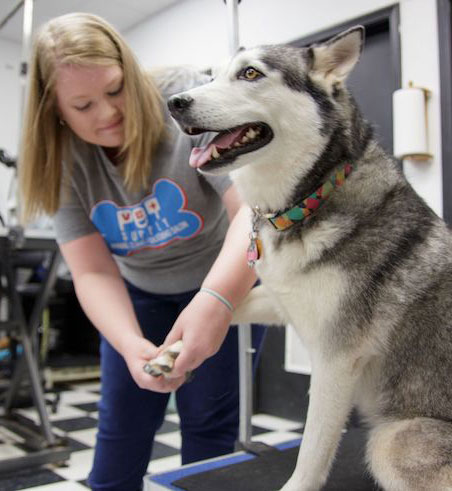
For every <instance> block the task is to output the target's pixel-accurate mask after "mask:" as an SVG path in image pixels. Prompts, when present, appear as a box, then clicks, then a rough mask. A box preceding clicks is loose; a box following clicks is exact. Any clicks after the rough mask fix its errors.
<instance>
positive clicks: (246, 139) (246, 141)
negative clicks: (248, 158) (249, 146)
mask: <svg viewBox="0 0 452 491" xmlns="http://www.w3.org/2000/svg"><path fill="white" fill-rule="evenodd" d="M248 140H249V138H248V137H247V136H246V135H245V136H244V137H243V138H242V140H241V142H242V143H248Z"/></svg>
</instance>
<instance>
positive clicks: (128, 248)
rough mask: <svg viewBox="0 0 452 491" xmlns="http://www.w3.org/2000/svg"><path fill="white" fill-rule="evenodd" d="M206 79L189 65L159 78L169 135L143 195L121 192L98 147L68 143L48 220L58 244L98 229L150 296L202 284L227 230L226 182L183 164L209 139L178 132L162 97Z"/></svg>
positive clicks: (124, 271) (127, 272) (130, 277)
mask: <svg viewBox="0 0 452 491" xmlns="http://www.w3.org/2000/svg"><path fill="white" fill-rule="evenodd" d="M207 80H208V79H206V78H205V77H204V76H202V75H200V74H199V73H198V72H196V71H195V70H193V69H188V68H183V69H182V68H179V69H178V70H176V71H175V70H174V69H173V70H172V72H171V73H169V77H166V78H163V79H161V80H159V79H157V82H158V84H159V87H160V90H161V91H162V95H163V100H164V101H165V103H164V111H165V117H166V122H167V128H168V131H167V137H166V138H165V139H164V140H163V141H162V142H161V144H160V145H159V147H158V149H157V152H156V154H155V156H154V160H153V165H152V171H151V175H150V178H149V187H148V188H147V189H143V190H142V191H141V192H138V193H131V192H129V191H127V189H126V188H125V186H124V183H123V179H122V177H121V174H120V171H119V169H118V168H117V167H115V166H114V165H113V164H112V163H111V161H110V160H109V159H108V158H107V156H106V154H105V152H104V151H103V149H102V148H101V147H99V146H97V145H92V144H88V143H85V142H83V141H81V140H80V139H78V138H76V137H73V138H72V141H71V147H70V148H71V152H70V156H71V158H72V162H71V164H72V170H71V173H70V174H69V175H70V181H69V186H68V189H69V192H65V193H62V204H61V207H60V209H59V210H58V212H57V213H56V214H55V216H54V226H55V231H56V236H57V241H58V243H60V244H63V243H65V242H68V241H71V240H74V239H77V238H79V237H83V236H85V235H88V234H91V233H93V232H95V231H98V232H100V233H101V234H102V236H103V238H104V240H105V241H106V243H107V245H108V247H109V249H110V251H111V252H112V254H113V257H114V258H115V260H116V262H117V264H118V266H119V268H120V271H121V274H122V275H123V277H124V278H125V279H126V280H128V281H129V282H130V283H132V284H133V285H135V286H137V287H139V288H141V289H143V290H145V291H148V292H152V293H181V292H185V291H189V290H193V289H195V288H198V287H199V286H200V284H201V283H202V281H203V279H204V277H205V276H206V274H207V272H208V271H209V269H210V267H211V265H212V263H213V262H214V260H215V258H216V257H217V255H218V253H219V251H220V248H221V246H222V243H223V239H224V236H225V233H226V230H227V227H228V218H227V214H226V211H225V209H224V206H223V203H222V199H221V197H222V195H223V193H224V192H225V191H226V190H227V189H228V188H229V186H230V185H231V181H230V179H229V178H228V177H227V176H209V177H207V176H203V175H201V174H199V173H198V172H196V171H195V170H194V169H192V168H191V167H190V166H189V165H188V159H189V155H190V151H191V149H192V147H193V146H195V145H196V146H199V145H201V144H202V142H205V141H206V139H208V138H210V137H211V136H209V135H203V136H200V137H196V138H191V137H188V136H186V135H184V134H183V133H182V132H181V131H180V130H179V129H178V128H177V127H176V125H175V124H174V122H173V121H172V119H171V118H170V117H169V115H168V112H167V110H166V99H167V98H168V97H169V96H170V95H172V94H175V93H178V92H181V91H184V90H187V89H189V88H191V87H194V86H196V85H200V83H204V82H206V81H207Z"/></svg>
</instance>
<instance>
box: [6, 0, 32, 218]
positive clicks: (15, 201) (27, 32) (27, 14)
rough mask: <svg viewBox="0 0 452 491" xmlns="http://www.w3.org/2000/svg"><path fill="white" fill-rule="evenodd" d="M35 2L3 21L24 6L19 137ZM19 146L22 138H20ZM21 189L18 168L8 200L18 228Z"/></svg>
mask: <svg viewBox="0 0 452 491" xmlns="http://www.w3.org/2000/svg"><path fill="white" fill-rule="evenodd" d="M33 2H34V0H22V1H20V2H19V3H18V4H17V5H16V7H15V9H14V10H13V11H12V12H11V13H10V14H9V15H8V16H7V18H6V19H5V20H4V21H3V22H4V23H6V22H7V21H8V20H9V19H10V18H11V17H12V15H13V14H15V13H16V12H17V10H18V9H19V7H21V6H22V5H23V7H24V12H23V21H22V54H21V62H20V73H19V76H20V78H19V82H20V108H19V128H18V131H19V135H21V133H22V125H23V117H24V110H25V98H26V87H27V73H28V57H29V52H30V44H31V34H32V26H33ZM19 144H21V142H20V138H19ZM19 206H20V203H19V189H18V186H17V167H16V169H15V171H14V177H13V179H12V182H11V185H10V189H9V190H8V198H7V212H8V225H9V226H17V225H18V224H19V215H20V213H19Z"/></svg>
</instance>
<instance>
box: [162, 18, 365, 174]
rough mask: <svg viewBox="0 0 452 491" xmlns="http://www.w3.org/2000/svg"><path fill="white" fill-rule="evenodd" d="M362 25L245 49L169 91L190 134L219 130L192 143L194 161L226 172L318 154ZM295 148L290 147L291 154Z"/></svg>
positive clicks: (197, 165) (355, 58)
mask: <svg viewBox="0 0 452 491" xmlns="http://www.w3.org/2000/svg"><path fill="white" fill-rule="evenodd" d="M363 39H364V28H363V27H361V26H357V27H354V28H351V29H349V30H347V31H345V32H343V33H341V34H339V35H337V36H336V37H334V38H332V39H330V40H329V41H327V42H324V43H321V44H317V45H312V46H310V47H306V48H299V47H294V46H288V45H273V46H260V47H257V48H252V49H249V50H242V51H239V52H238V53H237V55H236V56H235V57H234V58H233V59H232V60H231V61H230V62H229V63H228V65H227V66H225V67H223V68H221V69H220V70H219V71H218V73H217V75H216V77H215V79H214V80H213V81H212V82H210V83H208V84H206V85H203V86H200V87H196V88H194V89H191V90H189V91H187V92H183V93H180V94H177V95H174V96H172V97H171V98H170V99H169V101H168V107H169V109H170V112H171V115H172V116H173V118H174V119H175V120H176V121H177V122H178V124H179V126H180V128H181V129H182V130H183V131H184V132H186V133H187V134H189V135H196V134H199V133H202V132H206V131H213V132H218V134H217V135H216V136H215V137H214V138H213V140H212V141H211V142H210V143H209V144H208V145H206V146H205V147H203V148H195V149H194V150H193V152H192V155H191V157H190V164H191V165H192V167H195V168H198V169H201V168H202V171H204V172H207V173H223V172H229V171H231V170H234V169H237V168H239V167H242V166H243V165H246V164H249V163H259V162H261V163H262V162H267V163H270V162H273V163H275V162H278V161H280V160H281V155H282V153H284V155H285V158H286V159H298V157H300V155H298V154H300V153H302V154H303V155H301V157H303V156H304V157H306V156H310V160H311V161H313V160H315V158H316V157H318V156H319V153H320V152H321V151H322V148H323V147H324V146H325V145H326V144H327V142H328V139H329V136H330V135H329V134H328V133H329V131H331V127H332V125H331V124H329V125H327V124H325V123H326V120H327V119H328V120H329V121H331V120H334V119H338V114H340V111H341V108H340V97H338V94H340V92H341V89H342V88H343V82H344V80H345V79H346V77H347V75H348V74H349V73H350V71H351V70H352V69H353V67H354V66H355V64H356V62H357V61H358V59H359V56H360V54H361V50H362V46H363ZM292 154H293V155H292Z"/></svg>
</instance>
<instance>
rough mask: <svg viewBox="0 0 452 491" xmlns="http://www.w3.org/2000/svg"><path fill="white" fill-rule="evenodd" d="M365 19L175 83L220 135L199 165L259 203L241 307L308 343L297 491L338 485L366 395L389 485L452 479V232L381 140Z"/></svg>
mask: <svg viewBox="0 0 452 491" xmlns="http://www.w3.org/2000/svg"><path fill="white" fill-rule="evenodd" d="M363 38H364V30H363V28H362V27H361V26H357V27H354V28H352V29H350V30H348V31H346V32H344V33H342V34H340V35H338V36H336V37H334V38H333V39H331V40H329V41H327V42H325V43H322V44H317V45H313V46H310V47H307V48H297V47H293V46H283V45H280V46H263V47H257V48H253V49H250V50H244V51H240V52H239V53H238V54H237V55H236V56H235V57H234V58H233V59H232V61H231V62H230V63H229V64H228V65H227V66H226V67H224V68H223V69H221V70H220V71H219V72H218V74H217V76H216V77H215V79H214V80H213V81H212V82H210V83H208V84H206V85H204V86H201V87H197V88H195V89H192V90H190V91H188V92H184V93H181V94H178V95H176V96H173V97H172V98H171V99H170V100H169V107H170V110H171V113H172V115H173V117H174V118H175V119H176V120H177V122H178V124H179V125H180V127H181V128H182V129H183V130H184V131H185V132H187V133H189V134H196V133H199V132H203V131H215V132H219V134H218V135H217V136H215V138H214V139H213V141H212V142H211V143H210V144H209V145H207V146H206V147H204V148H198V149H195V150H194V152H193V153H192V156H191V165H192V166H193V167H195V168H198V169H199V170H200V171H201V172H206V173H214V174H217V173H225V172H228V173H230V174H231V176H232V178H233V180H234V182H235V183H236V185H237V187H238V189H239V191H240V193H241V195H242V197H243V198H244V200H245V201H246V202H247V203H249V205H250V207H251V208H252V209H253V210H254V212H253V218H252V220H251V222H252V232H251V243H250V251H249V254H250V262H251V263H255V267H256V270H257V273H258V275H259V277H260V278H261V280H262V283H263V286H262V287H259V288H256V289H255V290H253V291H252V293H251V294H250V295H249V297H248V298H247V299H246V300H245V301H244V303H243V305H242V306H241V307H240V308H239V309H238V311H237V313H236V319H237V320H245V321H249V320H253V321H261V322H262V321H268V322H275V321H276V319H275V314H274V313H273V309H269V307H268V306H269V299H271V301H272V302H273V303H274V305H275V307H274V308H275V311H276V312H277V313H278V315H277V316H278V318H279V319H278V321H277V322H281V321H282V322H284V323H290V324H291V325H293V326H294V327H295V329H296V331H297V333H298V335H299V336H300V338H301V340H302V342H303V344H304V346H305V347H306V348H307V349H308V351H309V353H310V358H311V363H312V377H311V387H310V402H309V410H308V416H307V422H306V426H305V431H304V435H303V440H302V444H301V449H300V452H299V456H298V461H297V465H296V469H295V471H294V473H293V475H292V477H291V478H290V480H289V481H288V482H287V483H286V484H285V486H284V487H283V488H282V489H283V490H284V491H313V490H318V489H321V488H322V486H323V485H324V484H325V482H326V480H327V477H328V472H329V469H330V467H331V463H332V461H333V459H334V455H335V452H336V448H337V446H338V443H339V440H340V437H341V430H342V429H343V427H344V425H345V423H346V420H347V417H348V416H349V414H350V411H351V409H352V407H353V406H356V407H357V408H358V410H359V412H360V413H361V415H362V416H363V418H364V419H365V421H366V422H367V423H368V425H369V438H368V443H367V462H368V466H369V469H370V471H371V473H372V475H373V476H374V477H375V479H376V481H377V482H378V483H379V484H380V485H381V486H382V487H383V488H384V489H386V490H400V491H402V490H403V491H421V490H424V491H427V490H428V491H433V490H452V259H451V254H452V235H451V233H450V232H449V230H448V228H447V226H446V225H445V223H444V222H443V221H442V220H441V219H440V218H438V217H437V216H436V215H435V214H434V213H433V212H432V211H431V210H430V209H429V207H428V206H427V205H426V204H425V203H424V201H423V200H422V199H421V198H420V197H419V196H417V195H416V193H415V192H414V191H413V189H412V188H411V186H410V185H409V184H408V182H407V180H406V179H405V177H404V176H403V173H402V172H401V170H400V168H399V166H398V164H397V163H396V162H395V161H394V160H393V159H392V158H391V157H389V156H388V155H386V154H385V152H384V151H383V150H382V148H381V147H380V145H379V144H378V143H377V141H376V140H375V139H374V137H373V135H372V128H371V126H370V124H369V123H368V122H366V121H365V120H364V119H363V117H362V116H361V114H360V112H359V110H358V108H357V107H356V104H355V102H354V100H353V98H352V96H351V95H350V93H349V92H348V91H347V89H346V87H345V85H344V81H345V79H346V78H347V76H348V74H349V73H350V71H351V70H352V69H353V67H354V66H355V64H356V62H357V61H358V59H359V57H360V53H361V50H362V46H363Z"/></svg>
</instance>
